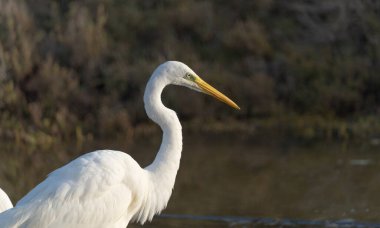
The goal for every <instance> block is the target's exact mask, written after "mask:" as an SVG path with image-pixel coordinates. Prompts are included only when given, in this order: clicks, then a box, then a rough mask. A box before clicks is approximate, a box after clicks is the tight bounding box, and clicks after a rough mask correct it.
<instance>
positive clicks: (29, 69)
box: [0, 0, 380, 145]
mask: <svg viewBox="0 0 380 228" xmlns="http://www.w3.org/2000/svg"><path fill="white" fill-rule="evenodd" d="M379 40H380V3H379V2H378V1H371V0H365V1H359V0H354V1H345V0H338V1H327V0H323V1H301V0H297V1H291V2H288V1H276V0H258V1H216V0H215V1H207V2H205V1H190V0H188V1H170V0H167V1H158V2H154V1H139V0H131V1H118V0H96V1H69V0H61V1H43V0H37V1H22V0H0V124H1V128H0V136H1V137H2V138H10V139H14V140H17V141H19V142H26V143H28V144H34V145H49V144H51V143H53V142H54V141H56V140H66V139H72V138H76V139H77V140H78V141H79V142H80V141H81V140H86V139H87V138H93V137H107V136H108V137H114V136H115V135H120V133H121V134H122V136H123V137H125V136H130V135H131V134H132V132H133V130H134V129H136V127H138V126H141V125H144V124H145V122H146V121H147V119H146V117H145V114H144V110H143V105H142V93H143V89H144V84H145V82H146V81H147V78H148V76H149V75H150V73H151V72H152V70H153V69H154V68H155V67H156V66H157V65H158V64H159V63H161V62H163V61H165V60H173V59H175V60H180V61H183V62H186V63H187V64H188V65H190V66H191V67H192V68H194V69H195V70H196V71H197V72H200V73H202V75H205V76H204V77H205V78H207V79H208V81H210V82H212V83H213V84H215V85H217V87H218V88H220V89H221V90H222V91H225V92H226V93H227V94H229V95H230V96H231V97H232V98H234V99H235V100H237V101H238V103H239V104H240V105H241V106H242V108H243V109H242V111H241V112H239V113H236V114H235V113H233V112H231V111H230V110H229V109H227V108H225V107H224V106H223V105H222V104H219V103H217V102H211V101H210V99H209V98H205V97H203V96H199V95H196V94H194V93H190V92H182V91H179V90H172V91H168V92H166V93H165V100H166V102H165V103H167V104H168V105H170V106H171V107H174V108H175V109H176V110H177V111H178V113H180V114H181V119H182V120H183V121H184V122H187V123H192V124H194V125H195V126H204V125H205V124H206V125H207V124H210V123H217V122H218V121H220V120H224V119H226V118H230V119H234V120H235V121H234V122H236V123H244V124H245V125H247V126H252V121H254V123H255V124H257V126H259V127H260V126H261V127H263V128H268V127H269V128H271V129H273V128H281V129H284V130H285V131H286V132H293V133H294V135H297V136H301V137H309V138H314V137H326V136H327V137H340V138H347V137H351V136H363V137H368V136H376V135H377V136H378V135H379V129H380V120H379V118H378V115H379V114H380V89H379V88H380V76H379V75H378V72H379V71H380V62H379V61H380V60H379V58H380V43H379ZM178 93H179V94H180V96H175V94H178ZM177 97H180V98H179V99H177ZM247 123H249V124H247ZM216 126H217V125H216Z"/></svg>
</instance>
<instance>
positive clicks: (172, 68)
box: [159, 61, 240, 110]
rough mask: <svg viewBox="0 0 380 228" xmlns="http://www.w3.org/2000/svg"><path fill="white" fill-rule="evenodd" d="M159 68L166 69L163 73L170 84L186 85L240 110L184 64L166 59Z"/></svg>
mask: <svg viewBox="0 0 380 228" xmlns="http://www.w3.org/2000/svg"><path fill="white" fill-rule="evenodd" d="M161 67H162V68H161ZM159 68H161V69H162V70H165V71H166V72H165V73H166V74H165V75H167V77H168V80H169V81H170V83H171V84H174V85H180V86H186V87H188V88H190V89H192V90H195V91H198V92H202V93H205V94H208V95H210V96H213V97H215V98H216V99H218V100H220V101H222V102H224V103H226V104H227V105H229V106H231V107H233V108H235V109H239V110H240V107H239V106H238V105H237V104H236V103H235V102H233V101H232V100H231V99H230V98H228V97H227V96H226V95H224V94H223V93H221V92H219V91H218V90H217V89H215V88H214V87H212V86H211V85H210V84H208V83H207V82H205V81H204V80H203V79H202V78H201V77H200V76H198V75H197V74H196V73H195V72H194V71H193V70H192V69H191V68H190V67H188V66H187V65H186V64H184V63H181V62H177V61H168V62H165V63H163V64H162V65H161V66H160V67H159Z"/></svg>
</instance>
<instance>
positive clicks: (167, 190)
mask: <svg viewBox="0 0 380 228" xmlns="http://www.w3.org/2000/svg"><path fill="white" fill-rule="evenodd" d="M162 76H163V75H159V74H155V75H153V76H152V77H151V78H150V80H149V82H148V84H147V87H146V89H145V94H144V104H145V110H146V112H147V114H148V116H149V118H150V119H152V120H153V121H154V122H155V123H157V124H158V125H160V127H161V129H162V132H163V137H162V143H161V146H160V149H159V151H158V153H157V155H156V158H155V159H154V161H153V163H152V164H150V165H149V166H148V167H146V168H145V170H147V171H148V172H149V173H150V176H151V182H152V183H151V184H152V185H153V186H152V190H153V191H154V192H150V193H149V195H150V196H149V198H151V199H150V200H151V201H154V202H155V203H156V205H155V206H153V207H154V208H155V209H154V210H155V211H156V213H157V212H159V211H161V210H162V209H164V208H165V207H166V204H167V202H168V201H169V198H170V195H171V193H172V189H173V187H174V182H175V178H176V175H177V171H178V168H179V163H180V159H181V151H182V127H181V124H180V122H179V120H178V117H177V115H176V113H175V112H174V111H173V110H171V109H168V108H166V107H165V106H164V104H163V103H162V101H161V93H162V91H163V89H164V88H165V86H166V85H168V84H170V82H169V81H167V80H166V78H165V77H162ZM153 198H154V199H153Z"/></svg>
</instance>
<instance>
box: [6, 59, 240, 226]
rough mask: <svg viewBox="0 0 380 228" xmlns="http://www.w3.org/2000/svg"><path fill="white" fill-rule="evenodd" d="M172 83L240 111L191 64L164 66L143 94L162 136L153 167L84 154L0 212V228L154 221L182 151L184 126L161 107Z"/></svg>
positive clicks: (112, 154)
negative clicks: (191, 67) (203, 78)
mask: <svg viewBox="0 0 380 228" xmlns="http://www.w3.org/2000/svg"><path fill="white" fill-rule="evenodd" d="M169 84H175V85H181V86H186V87H189V88H190V89H193V90H196V91H199V92H204V93H206V94H209V95H212V96H214V97H216V98H217V99H219V100H221V101H223V102H225V103H226V104H228V105H230V106H232V107H234V108H236V109H240V108H239V107H238V106H237V105H236V104H235V103H234V102H233V101H231V100H230V99H229V98H227V97H226V96H225V95H223V94H222V93H220V92H219V91H218V90H216V89H214V88H213V87H212V86H210V85H209V84H207V83H206V82H205V81H203V80H202V79H201V78H200V77H199V76H198V75H197V74H195V73H194V71H193V70H191V69H190V68H189V67H188V66H187V65H185V64H183V63H181V62H176V61H168V62H165V63H163V64H161V65H160V66H159V67H157V69H156V70H155V71H154V72H153V74H152V76H151V78H150V79H149V81H148V84H147V86H146V89H145V94H144V104H145V110H146V113H147V114H148V116H149V118H150V119H152V120H153V121H154V122H155V123H157V124H158V125H160V127H161V129H162V131H163V138H162V143H161V146H160V149H159V151H158V153H157V155H156V158H155V159H154V161H153V163H152V164H150V165H149V166H147V167H146V168H144V169H142V168H141V167H140V166H139V164H138V163H137V162H136V161H135V160H133V159H132V158H131V157H130V156H129V155H128V154H126V153H124V152H120V151H113V150H98V151H95V152H91V153H87V154H84V155H82V156H80V157H78V158H77V159H75V160H73V161H71V162H70V163H68V164H67V165H65V166H63V167H61V168H59V169H57V170H55V171H53V172H52V173H50V174H49V175H48V177H47V178H46V179H45V180H44V181H43V182H41V183H40V184H39V185H37V186H36V187H35V188H34V189H33V190H31V191H30V192H29V193H28V194H27V195H26V196H24V197H23V198H22V199H21V200H20V201H19V202H18V203H17V204H16V206H15V207H13V208H11V209H8V210H6V211H4V212H2V213H1V214H0V227H8V228H9V227H28V228H31V227H33V228H34V227H38V228H41V227H54V228H58V227H81V228H84V227H88V228H90V227H91V228H96V227H99V228H100V227H101V228H103V227H107V228H113V227H114V228H116V227H123V228H124V227H126V226H127V225H128V223H129V222H130V221H136V222H139V223H141V224H143V223H144V222H146V221H150V220H152V218H153V216H154V215H155V214H158V213H160V212H161V211H162V210H163V209H164V208H165V207H166V205H167V203H168V201H169V198H170V195H171V193H172V189H173V186H174V182H175V177H176V175H177V171H178V168H179V163H180V157H181V151H182V130H181V124H180V122H179V120H178V117H177V115H176V113H175V112H174V111H173V110H171V109H168V108H167V107H165V106H164V105H163V104H162V102H161V93H162V91H163V89H164V88H165V86H167V85H169ZM5 196H6V194H5ZM6 197H7V196H6ZM7 198H8V197H7ZM8 206H9V204H8Z"/></svg>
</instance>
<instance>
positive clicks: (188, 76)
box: [185, 73, 194, 81]
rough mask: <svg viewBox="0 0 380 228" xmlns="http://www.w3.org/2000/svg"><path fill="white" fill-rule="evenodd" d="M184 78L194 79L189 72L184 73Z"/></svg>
mask: <svg viewBox="0 0 380 228" xmlns="http://www.w3.org/2000/svg"><path fill="white" fill-rule="evenodd" d="M185 78H186V79H189V80H191V81H194V76H193V75H191V74H189V73H186V75H185Z"/></svg>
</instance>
